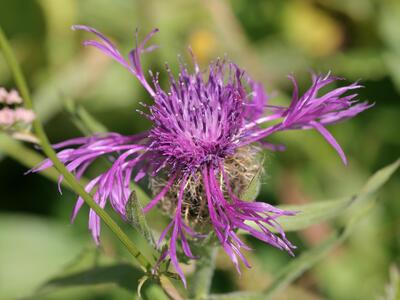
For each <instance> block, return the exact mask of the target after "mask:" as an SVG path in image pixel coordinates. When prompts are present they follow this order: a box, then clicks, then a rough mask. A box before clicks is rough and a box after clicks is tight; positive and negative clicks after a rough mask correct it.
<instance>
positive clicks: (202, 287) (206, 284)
mask: <svg viewBox="0 0 400 300" xmlns="http://www.w3.org/2000/svg"><path fill="white" fill-rule="evenodd" d="M216 256H217V247H215V246H208V247H206V248H205V251H204V252H203V251H202V255H201V257H200V258H199V259H198V260H197V261H196V269H195V272H194V274H193V278H192V282H191V291H190V294H191V297H192V298H193V299H196V300H201V299H208V296H209V293H210V288H211V282H212V278H213V274H214V269H215V258H216Z"/></svg>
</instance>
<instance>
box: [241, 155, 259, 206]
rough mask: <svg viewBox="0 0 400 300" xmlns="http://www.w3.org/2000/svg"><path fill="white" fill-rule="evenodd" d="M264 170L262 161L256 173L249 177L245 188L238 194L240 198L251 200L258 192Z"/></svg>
mask: <svg viewBox="0 0 400 300" xmlns="http://www.w3.org/2000/svg"><path fill="white" fill-rule="evenodd" d="M263 171H264V163H263V162H262V163H261V165H260V167H259V168H258V170H257V172H256V174H255V175H254V176H253V178H252V179H251V181H250V183H249V185H248V186H247V188H246V189H245V190H244V191H243V192H242V193H241V194H240V198H241V199H244V200H248V201H253V200H255V199H256V198H257V196H258V194H259V193H260V187H261V177H262V174H263Z"/></svg>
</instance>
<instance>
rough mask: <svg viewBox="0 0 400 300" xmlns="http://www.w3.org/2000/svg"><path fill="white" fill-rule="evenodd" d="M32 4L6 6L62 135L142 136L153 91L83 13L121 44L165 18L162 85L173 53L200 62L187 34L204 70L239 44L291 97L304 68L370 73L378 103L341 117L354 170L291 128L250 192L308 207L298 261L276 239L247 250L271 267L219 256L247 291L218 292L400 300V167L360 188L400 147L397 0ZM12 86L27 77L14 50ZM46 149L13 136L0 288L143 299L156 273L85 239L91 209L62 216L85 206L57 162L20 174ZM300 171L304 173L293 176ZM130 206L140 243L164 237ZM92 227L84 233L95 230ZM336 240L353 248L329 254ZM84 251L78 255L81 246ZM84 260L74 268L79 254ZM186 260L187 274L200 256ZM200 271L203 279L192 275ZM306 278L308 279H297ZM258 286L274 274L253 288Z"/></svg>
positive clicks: (160, 294) (2, 68)
mask: <svg viewBox="0 0 400 300" xmlns="http://www.w3.org/2000/svg"><path fill="white" fill-rule="evenodd" d="M25 2H26V1H23V0H15V1H8V2H7V1H3V2H1V4H0V25H1V26H2V27H4V28H5V30H6V33H7V36H9V37H10V42H11V45H12V48H13V49H14V50H15V55H16V57H17V59H18V61H19V62H21V64H22V69H23V70H24V72H25V73H26V75H27V79H28V80H27V81H28V84H29V87H30V88H31V89H32V91H33V92H32V98H33V102H34V104H35V109H36V111H37V113H38V116H39V118H40V120H42V121H43V122H44V123H45V129H46V132H47V134H48V135H49V137H50V139H51V141H52V142H56V141H60V140H63V139H65V138H66V137H71V136H78V135H81V134H82V133H83V134H91V133H93V132H102V131H105V130H110V131H115V132H121V133H127V134H134V133H136V132H139V131H142V130H144V129H147V127H148V122H146V121H145V120H143V119H142V118H141V117H140V116H139V115H138V114H136V113H135V109H136V108H138V107H137V106H138V102H139V100H141V101H143V102H146V103H149V102H150V99H149V97H148V96H147V95H145V94H144V92H142V90H141V88H140V86H139V84H138V83H137V82H136V81H135V80H134V79H132V77H131V76H130V75H129V73H128V72H126V71H125V70H124V69H123V68H121V67H120V66H118V65H117V64H113V63H111V61H110V60H109V59H107V58H105V57H103V56H102V55H99V53H98V52H96V51H91V50H89V49H85V48H83V47H82V46H81V45H80V39H81V38H80V36H79V34H77V33H74V32H72V31H70V29H69V27H70V25H72V24H77V23H83V24H88V25H92V26H94V27H96V28H99V29H101V31H104V32H106V33H107V34H108V35H110V36H111V37H112V38H113V39H114V40H115V41H116V42H118V44H120V45H121V49H122V52H124V53H127V52H128V50H129V49H130V48H131V47H132V46H133V40H132V38H131V37H132V33H133V32H134V28H135V27H139V28H140V34H141V35H142V36H143V34H144V33H145V32H148V31H149V29H151V28H153V27H155V26H157V27H159V28H160V29H161V32H160V34H158V36H157V37H156V38H155V39H156V43H157V44H159V45H161V46H162V48H161V49H160V50H157V51H155V52H154V53H151V54H150V55H146V56H145V58H144V64H145V69H147V66H150V67H151V69H153V70H161V75H160V81H161V84H165V78H166V76H165V73H163V71H162V65H163V64H164V62H165V61H168V62H169V63H170V65H171V66H172V68H173V69H174V66H175V65H176V63H175V62H176V54H177V53H182V54H183V55H184V56H185V57H187V56H186V54H187V53H186V50H185V49H186V47H187V46H188V45H189V44H191V46H192V48H193V49H194V51H195V53H196V55H197V56H198V58H199V61H200V64H201V66H202V68H203V69H204V67H205V66H206V65H207V64H208V62H209V61H211V60H213V59H215V57H216V56H222V55H224V53H227V54H228V57H229V58H232V59H233V60H234V61H235V62H237V63H238V64H239V65H241V66H242V67H245V68H246V69H247V71H248V72H249V74H252V75H253V76H254V77H255V78H256V79H258V80H260V81H262V82H263V83H265V84H266V86H267V90H268V91H270V92H271V91H276V90H279V97H278V98H274V97H272V99H271V104H287V102H288V99H289V98H290V94H291V89H290V87H289V81H288V80H287V79H286V75H287V74H289V73H294V75H295V76H296V77H298V78H299V79H300V89H301V90H304V89H305V88H306V87H307V86H308V85H309V83H310V82H309V76H308V74H306V72H307V71H308V70H309V69H310V68H312V69H314V70H315V71H317V72H320V71H321V72H324V71H328V70H332V72H333V73H335V74H336V75H339V76H345V77H347V78H348V79H349V80H351V81H353V80H359V79H360V78H361V83H362V84H363V85H364V86H365V89H363V90H362V91H361V95H360V98H361V99H366V100H370V101H372V102H375V103H376V105H375V107H374V108H373V109H371V110H370V111H368V112H366V113H365V114H363V115H362V116H360V117H358V118H356V119H354V120H351V122H347V123H346V124H343V125H337V126H333V127H334V128H332V132H333V134H334V135H335V137H337V139H338V141H339V142H340V143H341V145H342V147H343V149H344V150H345V152H346V154H348V156H349V162H350V163H349V166H348V167H347V168H343V167H342V166H341V165H340V162H339V160H338V159H337V157H336V156H335V154H334V152H333V151H332V150H331V148H330V147H329V145H326V144H325V142H324V141H323V140H322V139H321V138H320V136H318V135H316V134H313V133H312V132H303V133H298V132H293V133H289V134H287V135H278V136H277V137H275V140H274V141H276V142H282V143H285V144H286V145H287V146H288V150H287V151H286V152H284V153H276V154H267V155H266V157H267V166H268V167H267V169H266V170H267V172H261V170H260V172H259V173H258V174H257V175H256V176H255V178H254V179H253V180H252V182H251V184H250V186H249V188H248V189H247V190H246V191H245V193H244V194H243V195H241V196H242V197H243V198H245V199H249V200H250V199H254V198H255V197H256V195H257V194H258V193H259V192H260V195H259V199H260V200H261V199H262V200H266V201H271V202H272V203H274V204H279V205H280V207H282V208H285V209H293V210H297V211H299V212H300V213H299V214H298V215H297V216H296V217H293V218H292V217H291V218H282V219H281V223H282V226H283V227H284V229H285V230H287V231H291V233H290V235H291V239H294V240H295V241H296V243H295V244H296V245H298V250H297V251H298V252H297V253H298V257H296V258H294V259H291V258H290V259H289V258H286V256H285V255H284V254H282V253H279V252H278V251H274V250H272V249H269V248H268V247H267V246H264V247H263V251H257V250H256V251H253V252H250V253H249V255H251V256H253V257H251V258H250V259H249V260H250V261H251V262H254V263H253V266H254V269H257V264H258V263H257V262H258V261H266V257H268V259H267V260H268V261H273V262H274V263H273V266H265V268H264V269H263V270H262V275H263V276H257V278H252V279H246V277H245V276H243V277H242V279H238V278H239V277H238V275H237V274H236V273H235V270H234V268H233V267H232V266H231V265H230V264H226V263H225V262H224V260H223V257H224V256H223V255H218V256H217V258H218V259H217V261H216V264H215V267H216V269H217V270H218V271H219V272H217V273H216V275H215V278H214V279H215V280H214V284H217V285H218V284H219V285H220V286H219V287H218V286H214V287H211V289H213V288H214V289H216V290H218V289H224V290H226V291H228V290H230V291H232V292H234V293H229V294H225V295H216V294H212V295H211V296H210V297H209V299H265V294H263V293H262V292H265V291H266V288H267V286H268V284H269V286H270V289H269V290H268V293H270V294H275V292H277V291H278V292H279V291H283V292H282V293H276V295H277V296H276V297H277V299H281V298H282V299H326V298H328V299H334V300H335V299H340V300H342V299H351V300H355V299H363V300H364V299H368V298H374V297H375V296H376V295H384V296H383V297H384V298H383V299H385V300H386V299H396V298H395V297H396V282H397V285H398V276H397V277H396V276H395V275H393V274H395V273H393V272H391V274H392V275H391V279H390V278H388V277H389V275H388V272H387V270H388V268H389V265H391V264H393V262H395V263H397V264H398V257H399V253H400V246H399V243H398V236H399V235H400V232H399V228H400V218H399V211H400V202H399V201H398V196H399V190H400V180H399V178H400V177H399V176H396V174H394V173H393V172H394V171H395V169H396V168H397V167H398V162H397V163H395V164H392V165H391V166H389V167H387V168H385V169H383V170H382V171H380V172H378V173H376V174H375V175H374V177H372V178H371V179H370V180H369V181H368V183H367V184H365V185H364V187H363V188H362V189H361V190H358V191H357V187H359V186H361V185H362V183H363V182H365V179H366V178H367V177H368V176H369V174H371V173H372V171H373V170H377V169H379V168H380V167H381V166H384V165H386V164H388V163H389V162H391V161H394V160H395V159H397V158H398V155H399V153H400V148H399V147H400V143H399V138H398V128H399V125H400V123H399V120H400V109H399V101H398V99H399V97H400V73H399V72H400V60H399V57H400V56H399V53H400V50H399V49H400V48H399V45H400V39H399V37H400V29H399V28H400V26H399V20H400V5H399V3H398V1H396V0H388V1H379V0H354V1H347V2H343V1H339V0H331V1H318V0H311V1H294V0H290V1H287V2H282V1H258V0H257V1H255V2H254V3H253V5H248V4H247V3H245V2H244V1H212V0H210V1H197V0H171V1H168V2H165V1H160V0H151V1H133V2H129V1H123V0H116V1H113V2H112V4H110V2H109V1H105V0H99V1H97V0H87V1H77V0H60V1H56V2H57V3H56V4H54V3H53V1H50V0H40V1H35V2H32V3H25ZM315 24H317V25H315ZM0 85H1V86H3V85H4V86H6V87H7V88H9V87H10V88H11V87H15V83H14V82H13V81H12V73H11V72H10V71H9V69H8V67H7V65H6V60H5V59H4V57H3V55H0ZM65 99H67V100H66V102H67V104H66V105H64V100H65ZM70 99H71V100H70ZM66 112H67V113H66ZM98 120H100V121H98ZM139 120H140V121H139ZM103 124H105V125H103ZM77 129H78V130H79V131H80V132H79V131H78V130H77ZM8 158H11V159H8ZM43 158H44V157H43V156H42V155H40V154H39V153H38V151H36V149H33V148H32V147H30V146H29V145H26V144H23V143H21V142H18V141H15V140H13V139H11V138H10V137H9V136H6V135H0V178H1V179H2V180H1V181H0V188H1V190H2V194H1V196H0V198H1V201H0V211H1V216H0V298H1V299H3V298H6V299H8V298H10V299H15V298H16V297H23V296H27V295H32V297H33V299H40V300H43V299H45V300H46V299H48V300H50V299H52V300H53V299H54V300H56V299H65V300H67V299H79V300H80V299H84V300H86V299H87V300H94V299H118V300H120V299H132V298H133V297H135V296H136V294H137V283H138V281H139V279H140V278H143V277H142V276H143V271H141V270H140V271H139V270H138V269H137V268H136V267H135V266H133V265H131V261H130V260H128V259H127V258H123V259H121V258H117V257H116V256H117V254H116V253H120V252H121V251H120V250H119V247H120V246H118V245H114V244H112V245H110V244H107V242H106V243H105V244H104V252H108V253H112V255H111V257H110V255H108V254H107V255H105V254H104V253H103V250H101V251H99V250H94V249H93V248H92V247H89V248H88V249H87V248H85V249H81V248H82V244H83V245H85V244H86V243H87V242H88V240H89V236H88V235H86V231H87V217H86V215H85V214H84V213H82V216H81V217H80V216H79V217H78V219H77V221H76V224H74V226H71V227H68V225H67V224H66V223H67V220H66V218H64V217H63V218H62V219H61V218H60V216H65V215H66V214H68V213H69V211H68V212H64V210H65V208H66V207H68V210H69V209H71V207H72V205H73V199H74V197H75V196H74V195H72V194H71V193H70V192H69V191H68V189H71V186H70V185H68V183H66V181H64V182H63V185H64V186H65V187H66V188H67V189H65V191H66V192H65V193H64V195H63V198H62V199H61V200H60V199H58V198H55V197H54V196H53V195H55V193H48V194H47V191H49V190H52V191H53V190H54V191H55V190H56V187H55V185H54V182H55V181H57V178H58V172H57V171H56V170H55V169H51V170H46V171H45V172H42V173H41V174H42V175H44V176H45V177H47V178H48V179H50V180H51V182H50V181H49V182H46V181H44V180H41V181H40V180H38V181H36V179H37V176H32V175H29V176H25V177H24V176H23V175H22V174H23V173H24V172H25V171H26V170H27V169H29V168H31V167H32V166H34V165H36V164H37V163H39V162H40V161H41V160H42V159H43ZM20 165H23V166H24V167H23V168H22V167H21V166H20ZM99 168H100V164H99V166H97V165H96V166H95V168H93V170H92V169H91V170H89V174H88V178H91V177H92V176H93V174H95V172H98V171H99ZM288 172H289V173H291V174H292V177H293V178H294V179H295V180H294V183H293V181H291V180H288V177H287V176H286V174H287V173H288ZM393 174H394V176H393V177H392V178H391V180H390V182H389V183H388V184H387V185H385V186H384V187H383V188H382V185H383V184H384V183H385V182H386V181H387V180H388V178H389V177H390V176H392V175H393ZM84 182H85V179H84V180H83V182H82V183H84ZM265 183H266V184H265ZM260 184H261V185H260ZM260 187H261V189H260ZM299 187H300V188H299ZM146 188H147V187H146V185H143V186H141V187H136V188H135V190H136V194H137V198H138V199H139V200H140V202H141V203H145V202H147V201H148V195H147V194H146V193H145V191H146ZM378 189H379V194H378V196H376V191H377V190H378ZM43 191H45V192H43ZM355 191H356V192H355ZM37 195H43V196H40V197H38V196H37ZM287 195H291V196H290V197H292V196H293V195H295V196H294V197H293V198H290V197H288V196H287ZM343 195H345V196H343ZM132 197H134V195H133V196H132ZM297 197H299V198H300V199H302V201H303V202H305V204H293V203H297V202H292V201H291V200H297ZM69 198H71V201H69V200H68V199H69ZM376 198H378V200H380V201H378V203H377V204H376V205H375V206H374V207H373V210H372V211H371V212H370V213H369V214H368V215H363V223H362V226H354V227H351V232H352V235H351V236H349V238H348V239H347V240H346V243H342V242H343V240H344V239H345V238H346V237H348V236H347V233H350V230H349V229H345V228H350V227H346V226H347V225H346V224H349V223H348V222H350V220H352V219H353V220H354V216H355V215H356V213H357V212H358V211H361V210H363V209H365V208H366V207H368V204H370V203H372V202H373V200H374V199H376ZM315 199H317V200H318V199H333V200H319V201H316V200H315ZM132 204H133V205H132ZM127 208H128V210H130V212H131V214H130V215H131V216H132V219H131V221H132V222H131V223H132V224H133V225H134V227H135V228H136V229H137V230H129V228H128V226H127V227H126V229H127V232H128V235H129V237H131V235H132V237H133V239H134V240H135V238H136V236H135V235H136V231H138V232H141V234H142V235H144V236H147V239H148V241H149V242H150V241H152V237H151V232H150V230H149V229H148V227H147V225H146V222H145V221H144V219H141V218H142V217H143V215H141V214H140V209H141V208H140V203H139V202H138V201H135V199H132V201H131V202H130V204H129V207H127ZM15 212H18V214H16V213H15ZM20 212H24V213H25V214H26V215H21V214H19V213H20ZM36 214H40V215H41V217H40V218H38V217H37V216H36ZM154 216H155V214H149V215H148V220H147V221H148V222H149V224H150V225H152V226H151V227H152V228H153V224H156V226H155V227H154V228H156V230H154V234H155V236H157V235H158V233H159V232H157V230H158V231H160V230H161V229H162V228H163V226H164V223H165V219H164V218H161V217H154ZM321 223H324V224H328V225H326V226H327V228H328V229H327V230H328V233H326V234H325V235H324V234H321V233H318V232H317V233H316V232H315V231H314V232H313V231H312V230H311V231H307V233H304V231H303V230H304V229H307V228H310V227H311V226H312V227H311V228H313V229H316V228H317V229H321V230H322V229H323V228H325V227H323V226H322V225H319V224H321ZM313 225H314V226H313ZM315 225H316V226H315ZM324 226H325V225H324ZM123 228H124V227H123ZM75 230H76V231H75ZM81 232H84V233H85V235H84V236H83V237H82V236H81ZM105 232H106V235H107V234H109V232H108V231H107V230H106V231H105ZM310 232H311V233H310ZM346 232H347V233H346ZM310 235H311V239H312V240H313V241H314V240H318V241H319V243H318V244H317V246H311V245H313V242H312V241H310ZM143 240H144V239H143ZM338 244H341V245H340V247H339V248H340V251H339V252H338V253H336V252H335V255H332V256H330V257H329V259H323V258H325V257H326V256H327V254H328V252H329V251H330V250H332V249H333V248H335V247H336V246H337V245H338ZM308 248H309V250H306V249H308ZM264 250H265V251H264ZM79 251H81V255H78V256H76V255H77V253H78V252H79ZM122 252H123V251H122ZM123 253H124V252H123ZM146 254H148V253H146ZM153 255H154V253H152V254H149V255H148V256H149V257H150V256H153ZM74 257H75V258H74ZM73 258H74V259H73ZM71 260H72V261H73V263H69V264H68V265H66V264H67V263H68V262H71ZM366 262H368V263H366ZM207 264H208V263H206V264H205V265H204V269H202V268H200V267H198V270H199V271H201V270H203V271H204V272H199V273H198V274H200V275H201V274H203V275H204V274H210V273H207V272H208V271H210V269H209V268H207V267H208V266H209V265H207ZM200 265H201V264H200ZM185 267H186V268H187V270H185V273H187V274H189V276H190V273H191V268H192V266H185ZM221 270H223V272H222V271H221ZM277 270H280V271H279V272H277ZM306 270H307V272H306V274H305V275H302V274H303V273H304V271H306ZM254 271H255V270H254ZM198 274H197V275H198ZM221 274H223V275H221ZM397 274H398V273H397ZM197 275H196V274H195V275H194V276H192V278H194V280H195V281H196V276H197ZM272 275H274V276H272ZM200 277H201V276H200ZM203 277H207V275H205V276H203ZM222 277H223V278H222ZM258 277H263V278H258ZM264 277H265V278H264ZM163 278H164V277H163ZM297 278H299V279H300V280H298V281H296V283H295V285H294V284H293V281H294V280H296V279H297ZM360 278H362V279H363V280H360ZM396 278H397V279H396ZM208 279H210V280H211V278H208ZM163 280H164V279H163ZM192 280H193V279H192ZM258 281H261V282H263V284H264V285H263V286H262V287H254V284H255V283H256V282H258ZM40 283H42V284H41V285H40ZM196 283H199V286H200V288H199V289H198V291H201V292H198V294H200V295H202V296H201V297H203V296H204V293H203V292H202V291H204V290H208V287H209V286H208V284H209V282H207V280H204V281H202V280H198V281H196ZM203 283H206V284H203ZM169 284H170V283H168V280H166V281H163V286H164V290H168V291H169V292H170V294H171V295H174V296H175V297H180V296H177V293H176V290H175V288H174V287H173V286H171V285H169ZM39 286H41V287H39ZM193 286H195V285H193ZM294 286H295V287H294ZM385 286H387V288H386V287H385ZM189 287H190V286H189ZM35 289H36V290H35ZM193 289H194V288H193ZM195 290H196V289H195ZM35 293H36V294H35ZM179 294H183V295H185V292H182V291H179ZM194 294H195V293H193V295H194ZM278 294H280V295H278ZM142 296H143V297H144V298H146V299H166V297H167V296H166V294H165V292H164V291H163V289H162V288H160V285H159V283H157V282H155V281H152V280H147V281H146V282H145V283H144V285H143V288H142ZM174 296H172V297H174Z"/></svg>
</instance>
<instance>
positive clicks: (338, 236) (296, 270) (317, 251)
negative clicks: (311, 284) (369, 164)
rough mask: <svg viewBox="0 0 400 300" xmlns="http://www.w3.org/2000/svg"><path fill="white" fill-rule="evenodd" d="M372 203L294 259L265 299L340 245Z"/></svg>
mask: <svg viewBox="0 0 400 300" xmlns="http://www.w3.org/2000/svg"><path fill="white" fill-rule="evenodd" d="M374 204H375V202H373V203H372V205H367V206H366V208H365V209H364V210H361V211H360V212H359V213H358V214H357V215H355V216H354V217H353V218H351V219H350V220H349V221H348V223H347V224H346V225H345V226H344V227H343V228H341V229H340V230H338V231H337V232H336V233H334V234H333V235H332V236H331V237H330V238H328V239H327V240H325V241H324V242H322V243H321V244H320V245H318V246H316V247H314V248H312V249H310V250H308V251H306V252H304V253H302V254H301V255H300V256H299V257H298V258H296V259H294V260H292V261H291V262H290V263H289V264H287V265H286V266H285V267H284V268H283V269H281V271H280V272H279V273H278V274H277V276H276V278H275V279H274V281H273V282H272V283H271V285H270V286H269V287H268V289H267V290H266V291H265V294H264V295H265V297H264V299H274V297H276V295H277V294H278V293H280V292H281V291H283V290H284V289H286V288H287V287H288V286H289V285H290V284H291V283H292V282H293V281H294V280H296V279H297V278H299V277H300V276H301V275H302V274H303V273H304V272H305V271H306V270H308V269H310V268H311V267H313V266H314V265H315V264H316V263H317V262H319V261H320V260H321V259H322V258H324V257H325V256H326V255H327V254H328V253H330V252H331V251H332V250H333V249H334V248H335V247H337V246H338V245H340V244H341V243H342V242H343V241H344V240H345V239H346V238H347V237H348V236H349V235H350V233H351V232H352V230H353V228H354V227H355V225H356V224H357V223H358V222H359V221H360V220H361V219H363V218H365V215H366V214H367V213H368V212H369V211H370V210H371V208H372V207H373V205H374Z"/></svg>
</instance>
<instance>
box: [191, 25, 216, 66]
mask: <svg viewBox="0 0 400 300" xmlns="http://www.w3.org/2000/svg"><path fill="white" fill-rule="evenodd" d="M216 44H217V40H216V37H215V35H214V33H213V32H211V31H209V30H206V29H199V30H196V31H194V32H192V34H191V35H190V37H189V45H191V47H192V49H193V53H194V54H195V55H196V58H197V60H198V61H199V63H200V64H202V63H207V62H208V61H209V60H210V59H211V57H212V56H213V54H214V53H215V49H216Z"/></svg>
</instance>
